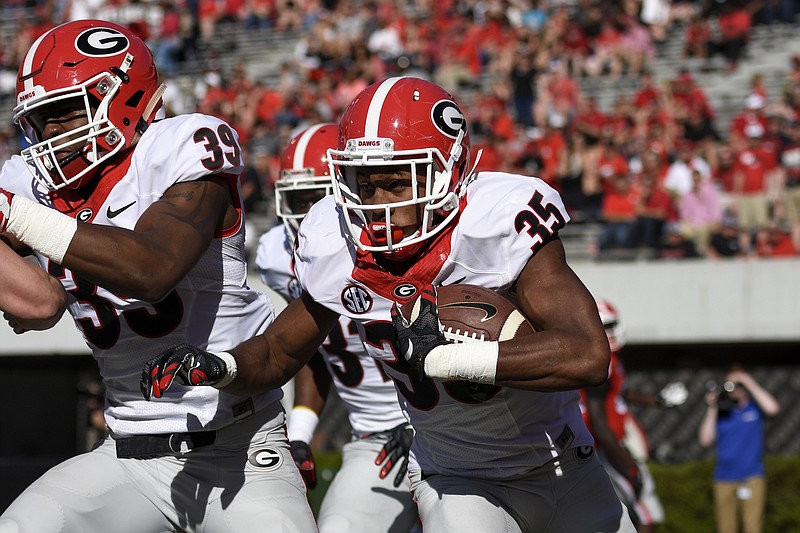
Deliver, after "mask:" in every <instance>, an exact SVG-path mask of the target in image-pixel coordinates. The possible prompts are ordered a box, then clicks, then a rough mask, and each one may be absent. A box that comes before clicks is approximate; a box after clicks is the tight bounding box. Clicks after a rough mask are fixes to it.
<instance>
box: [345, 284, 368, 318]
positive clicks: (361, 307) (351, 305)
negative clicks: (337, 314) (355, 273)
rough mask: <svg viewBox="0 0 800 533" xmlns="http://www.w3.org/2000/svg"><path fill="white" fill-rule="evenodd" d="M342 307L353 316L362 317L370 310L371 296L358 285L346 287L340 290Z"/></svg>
mask: <svg viewBox="0 0 800 533" xmlns="http://www.w3.org/2000/svg"><path fill="white" fill-rule="evenodd" d="M342 305H343V306H344V308H345V309H347V310H348V311H350V312H351V313H353V314H355V315H363V314H364V313H367V312H369V310H370V309H372V296H370V295H369V293H368V292H367V291H366V290H364V289H363V288H362V287H359V286H358V285H348V286H347V287H345V288H344V290H342Z"/></svg>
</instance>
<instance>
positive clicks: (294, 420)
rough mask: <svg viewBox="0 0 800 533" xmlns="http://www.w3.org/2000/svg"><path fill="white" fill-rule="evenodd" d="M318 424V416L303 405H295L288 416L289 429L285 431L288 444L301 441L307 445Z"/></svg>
mask: <svg viewBox="0 0 800 533" xmlns="http://www.w3.org/2000/svg"><path fill="white" fill-rule="evenodd" d="M318 423H319V415H317V413H315V412H314V410H313V409H311V408H310V407H306V406H305V405H296V406H295V407H293V408H292V412H291V413H290V414H289V424H288V425H289V427H288V428H287V431H286V436H287V437H288V438H289V442H292V441H295V440H301V441H303V442H305V443H306V444H309V443H310V442H311V439H312V438H313V437H314V431H316V430H317V424H318Z"/></svg>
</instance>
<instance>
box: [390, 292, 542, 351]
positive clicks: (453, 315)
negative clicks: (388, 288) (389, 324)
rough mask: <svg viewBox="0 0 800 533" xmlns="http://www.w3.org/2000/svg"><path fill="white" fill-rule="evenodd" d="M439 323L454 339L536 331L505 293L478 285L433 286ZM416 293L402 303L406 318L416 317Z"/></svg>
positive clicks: (507, 336) (496, 338) (482, 338)
mask: <svg viewBox="0 0 800 533" xmlns="http://www.w3.org/2000/svg"><path fill="white" fill-rule="evenodd" d="M436 295H437V306H436V307H437V310H438V313H439V322H441V324H442V326H443V327H444V335H445V337H447V339H448V340H451V341H455V342H470V341H505V340H509V339H513V338H515V337H520V336H524V335H532V334H533V333H535V330H534V329H533V326H532V325H531V323H530V322H528V320H527V319H526V318H525V316H524V315H523V314H522V313H521V312H520V311H519V310H518V309H517V308H516V306H515V305H514V303H513V301H512V298H513V296H512V295H511V294H508V293H501V292H498V291H494V290H491V289H487V288H485V287H480V286H477V285H466V284H456V285H445V286H443V287H437V288H436ZM418 302H419V296H417V297H415V298H413V299H412V300H410V301H409V302H407V303H406V304H404V305H403V306H402V308H401V309H400V312H401V313H402V314H403V316H404V317H405V318H406V320H409V321H412V320H413V318H416V316H417V313H418V312H419V310H418V309H417V304H418Z"/></svg>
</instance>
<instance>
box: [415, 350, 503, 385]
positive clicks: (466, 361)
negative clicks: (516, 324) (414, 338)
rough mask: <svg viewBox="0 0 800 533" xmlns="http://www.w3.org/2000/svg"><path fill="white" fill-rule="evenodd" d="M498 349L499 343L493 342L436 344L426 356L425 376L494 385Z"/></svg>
mask: <svg viewBox="0 0 800 533" xmlns="http://www.w3.org/2000/svg"><path fill="white" fill-rule="evenodd" d="M499 352H500V346H499V345H498V343H497V342H494V341H492V342H463V343H457V344H445V345H442V346H437V347H436V348H434V349H433V350H431V351H430V353H429V354H428V356H427V357H426V358H425V375H426V376H428V377H429V378H434V379H441V380H448V379H466V380H467V381H474V382H476V383H489V384H494V380H495V375H496V374H497V358H498V356H499Z"/></svg>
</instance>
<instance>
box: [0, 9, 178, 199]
mask: <svg viewBox="0 0 800 533" xmlns="http://www.w3.org/2000/svg"><path fill="white" fill-rule="evenodd" d="M163 91H164V86H163V85H159V83H158V72H157V71H156V66H155V64H154V63H153V55H152V53H151V52H150V50H149V49H148V48H147V46H146V45H145V44H144V42H143V41H142V40H141V39H140V38H139V37H137V36H136V35H134V34H133V33H132V32H131V31H130V30H128V29H126V28H124V27H122V26H119V25H117V24H113V23H111V22H105V21H100V20H76V21H73V22H67V23H66V24H61V25H60V26H57V27H55V28H53V29H52V30H50V31H48V32H46V33H45V34H44V35H42V36H41V37H39V38H38V39H37V40H36V41H35V42H34V43H33V45H31V48H30V49H29V50H28V52H27V54H25V58H24V59H23V60H22V64H21V65H20V67H19V74H18V77H17V105H16V107H15V108H14V122H15V123H16V124H18V125H19V126H20V127H21V129H22V132H23V134H24V135H25V138H26V139H27V140H28V142H29V143H30V145H31V146H30V147H29V148H27V149H25V150H23V151H22V156H23V157H24V158H25V160H26V162H28V163H29V165H33V166H34V167H35V170H34V169H33V168H31V171H32V172H33V174H34V177H35V178H36V179H37V180H38V181H39V182H40V183H42V184H43V185H44V186H45V187H47V188H48V189H50V190H57V189H61V188H64V187H70V188H78V187H80V186H81V185H84V184H86V183H87V182H88V181H90V180H91V179H92V178H93V177H94V176H95V174H96V170H97V168H98V167H99V166H100V165H102V164H103V163H105V162H106V161H108V160H109V159H110V158H111V157H113V156H115V155H116V154H118V153H120V152H121V151H123V150H125V149H127V148H130V147H131V146H132V143H133V140H134V137H135V135H136V134H137V133H142V132H144V130H145V129H147V126H148V125H149V124H150V123H151V122H152V121H153V118H154V117H155V111H156V110H157V108H158V107H160V105H161V95H162V93H163ZM65 111H66V112H68V113H70V114H71V113H72V112H75V113H83V112H85V113H86V117H87V120H88V123H87V124H86V125H85V126H81V127H78V128H75V129H73V130H71V131H66V132H64V133H62V134H59V135H57V136H55V137H51V138H49V139H44V138H43V136H42V133H43V128H44V125H45V123H46V120H47V119H48V118H50V117H61V116H64V114H65Z"/></svg>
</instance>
